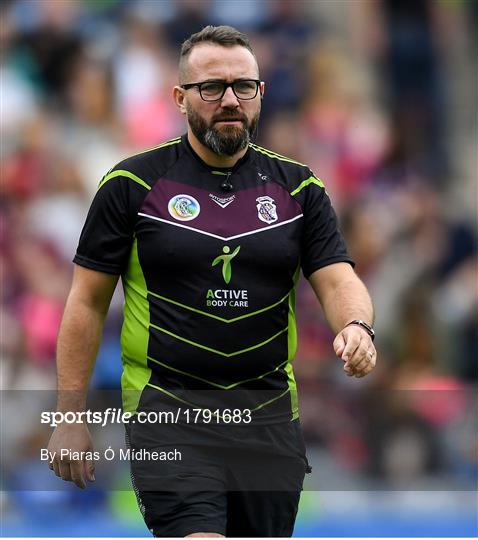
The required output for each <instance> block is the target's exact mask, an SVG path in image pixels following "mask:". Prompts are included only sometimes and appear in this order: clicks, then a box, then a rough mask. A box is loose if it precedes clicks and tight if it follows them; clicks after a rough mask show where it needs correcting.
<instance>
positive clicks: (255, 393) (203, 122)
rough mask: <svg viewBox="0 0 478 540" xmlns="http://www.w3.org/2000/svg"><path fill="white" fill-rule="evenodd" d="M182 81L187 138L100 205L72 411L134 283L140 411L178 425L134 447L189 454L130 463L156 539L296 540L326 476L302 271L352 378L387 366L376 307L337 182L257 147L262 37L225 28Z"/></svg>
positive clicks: (74, 361) (65, 330) (193, 57)
mask: <svg viewBox="0 0 478 540" xmlns="http://www.w3.org/2000/svg"><path fill="white" fill-rule="evenodd" d="M179 77H180V84H179V85H178V86H176V87H175V88H174V90H173V94H174V100H175V102H176V105H177V106H178V108H179V110H180V112H181V113H182V114H184V115H185V116H186V119H187V124H188V130H187V135H184V136H182V137H178V138H177V139H173V140H171V141H168V142H166V143H164V144H161V145H160V146H158V147H157V148H154V149H152V150H148V151H146V152H143V153H140V154H138V155H136V156H133V157H131V158H128V159H126V160H124V161H123V162H121V163H120V164H118V165H116V166H115V167H113V169H112V170H111V171H109V172H108V173H107V174H106V176H105V177H104V178H103V179H102V181H101V182H100V185H99V189H98V192H97V195H96V197H95V199H94V201H93V204H92V206H91V209H90V212H89V215H88V218H87V220H86V224H85V227H84V229H83V232H82V235H81V238H80V242H79V246H78V250H77V254H76V256H75V259H74V262H75V263H76V267H75V273H74V278H73V284H72V289H71V292H70V295H69V298H68V301H67V304H66V308H65V314H64V317H63V322H62V327H61V331H60V335H59V339H58V388H59V399H58V407H59V410H60V411H67V410H68V411H69V410H74V411H78V410H80V411H81V410H82V409H84V407H85V402H86V392H87V387H88V381H89V377H90V374H91V370H92V367H93V364H94V359H95V354H96V351H97V349H98V345H99V341H100V335H101V329H102V324H103V320H104V317H105V314H106V312H107V310H108V306H109V302H110V299H111V295H112V293H113V290H114V288H115V286H116V283H117V280H118V276H120V275H121V278H122V282H123V287H124V291H125V307H124V324H123V329H122V336H121V341H122V359H123V365H124V372H123V376H122V389H123V406H124V409H125V410H126V411H130V412H132V413H136V414H137V415H139V414H140V413H141V412H145V411H159V410H161V411H169V412H170V411H173V412H174V413H175V418H176V421H175V422H174V423H171V424H162V425H149V426H147V427H144V426H142V425H139V424H138V423H132V422H131V423H130V424H129V425H128V426H126V427H127V440H128V444H129V446H130V447H131V448H133V449H142V448H143V449H144V448H149V449H152V448H156V449H168V448H169V449H172V448H173V447H175V448H177V447H179V448H180V449H181V451H182V452H184V454H185V456H186V458H187V459H183V461H182V462H181V463H172V462H171V463H152V462H146V461H144V462H140V461H134V460H133V461H132V472H133V474H132V477H133V483H134V487H135V489H136V493H137V496H138V502H139V504H140V508H141V509H142V511H143V515H144V518H145V521H146V523H147V525H148V527H149V528H150V530H151V531H152V533H153V534H154V535H155V536H222V535H227V536H290V535H292V532H293V526H294V521H295V516H296V512H297V508H298V501H299V496H300V491H301V489H302V482H303V479H304V475H305V472H307V470H310V468H309V469H308V464H307V459H306V457H305V451H304V445H303V441H302V438H301V433H300V426H299V421H298V407H297V390H296V385H295V380H294V375H293V371H292V367H291V362H292V360H293V357H294V355H295V350H296V328H295V316H294V289H295V285H296V282H297V279H298V275H299V271H300V269H301V268H302V271H303V272H304V275H305V276H306V277H307V278H308V280H309V281H310V283H311V285H312V287H313V289H314V291H315V293H316V295H317V297H318V299H319V301H320V303H321V304H322V307H323V309H324V312H325V314H326V316H327V319H328V321H329V323H330V325H331V327H332V328H333V330H334V331H335V332H336V334H337V335H336V338H335V340H334V344H333V345H334V350H335V352H336V354H337V356H338V357H339V358H341V359H342V360H343V361H344V370H345V372H346V373H347V375H349V376H355V377H363V376H364V375H366V374H368V373H369V372H370V371H371V370H372V369H373V367H374V365H375V358H376V352H375V348H374V346H373V343H372V340H373V330H372V328H371V324H372V321H373V308H372V304H371V301H370V298H369V295H368V293H367V291H366V289H365V287H364V285H363V284H362V282H361V281H360V280H359V278H358V277H357V276H356V275H355V273H354V271H353V269H352V266H351V264H353V263H352V261H351V259H350V258H349V256H348V255H347V252H346V248H345V245H344V242H343V240H342V237H341V235H340V233H339V231H338V228H337V223H336V217H335V214H334V211H333V209H332V207H331V205H330V201H329V198H328V196H327V194H326V192H325V189H324V186H323V184H322V182H321V181H320V180H319V179H318V178H317V177H316V176H315V175H314V174H313V173H312V172H311V171H310V170H309V169H308V167H307V166H305V165H303V164H300V163H297V162H295V161H293V160H292V159H289V158H286V157H283V156H279V155H277V154H275V153H274V152H272V151H270V150H267V149H264V148H261V147H259V146H256V145H255V144H253V143H252V142H251V138H252V136H253V134H254V133H255V130H256V126H257V122H258V119H259V113H260V108H261V100H262V98H263V96H264V90H265V87H264V83H263V82H262V81H260V78H259V70H258V66H257V62H256V58H255V56H254V54H253V52H252V49H251V47H250V44H249V41H248V39H247V37H246V36H245V35H244V34H242V33H240V32H238V31H237V30H235V29H233V28H231V27H227V26H220V27H212V26H208V27H206V28H204V29H203V30H202V31H201V32H199V33H197V34H194V35H192V36H191V37H190V38H189V39H188V40H187V41H185V43H184V44H183V46H182V50H181V59H180V65H179ZM291 136H293V135H292V134H291ZM72 391H73V392H72ZM193 411H194V414H195V417H194V418H193ZM228 411H229V412H228ZM213 415H215V416H213ZM231 415H232V417H231ZM231 418H232V420H231ZM211 419H212V420H211ZM62 447H68V448H73V449H75V450H84V451H85V450H88V449H91V448H92V442H91V438H90V436H89V433H88V431H87V428H86V427H84V426H83V425H81V424H78V425H60V426H58V427H57V428H56V430H55V432H54V433H53V435H52V439H51V441H50V446H49V449H50V451H58V450H59V449H60V448H62ZM51 467H52V468H54V470H55V473H56V474H57V475H58V476H61V477H62V478H63V479H65V480H72V481H74V482H75V483H76V484H77V485H78V486H79V487H82V488H83V487H85V479H88V480H93V479H94V477H93V466H92V463H90V462H86V461H83V462H82V461H77V462H73V461H69V460H63V461H61V460H59V459H55V460H54V461H53V463H52V464H51Z"/></svg>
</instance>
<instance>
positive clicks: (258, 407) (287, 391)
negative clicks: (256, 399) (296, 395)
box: [251, 388, 290, 412]
mask: <svg viewBox="0 0 478 540" xmlns="http://www.w3.org/2000/svg"><path fill="white" fill-rule="evenodd" d="M289 392H290V390H289V388H287V390H284V392H282V394H279V395H278V396H276V397H275V398H272V399H269V401H266V402H265V403H262V404H261V405H258V406H257V407H255V408H254V409H251V412H254V411H258V410H259V409H262V408H263V407H266V406H267V405H270V404H271V403H273V402H274V401H277V400H278V399H280V398H281V397H283V396H285V395H286V394H288V393H289Z"/></svg>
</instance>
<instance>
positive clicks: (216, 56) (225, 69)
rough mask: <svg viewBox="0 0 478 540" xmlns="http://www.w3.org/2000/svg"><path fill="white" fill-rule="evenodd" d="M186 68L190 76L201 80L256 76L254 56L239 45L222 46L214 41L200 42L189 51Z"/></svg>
mask: <svg viewBox="0 0 478 540" xmlns="http://www.w3.org/2000/svg"><path fill="white" fill-rule="evenodd" d="M187 70H188V73H189V76H190V77H192V78H198V77H199V78H200V79H201V80H205V79H228V78H231V77H232V78H238V77H252V78H256V77H257V76H258V69H257V63H256V60H255V58H254V56H253V55H252V53H251V52H250V51H249V50H248V49H246V48H245V47H242V46H240V45H233V46H231V47H223V46H222V45H216V44H215V43H200V44H199V45H196V46H195V47H194V48H193V49H192V50H191V52H190V53H189V58H188V61H187Z"/></svg>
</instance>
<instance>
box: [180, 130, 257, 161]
mask: <svg viewBox="0 0 478 540" xmlns="http://www.w3.org/2000/svg"><path fill="white" fill-rule="evenodd" d="M188 141H189V144H190V145H191V147H192V149H193V150H194V151H195V152H196V154H197V155H198V156H199V157H200V158H201V159H202V160H203V161H204V163H207V164H208V165H210V166H211V167H220V168H232V167H234V165H235V164H236V163H237V162H238V161H239V160H240V159H241V157H242V156H243V155H244V154H245V153H246V152H247V146H246V148H243V149H242V150H239V152H237V153H236V154H234V155H233V156H219V155H218V154H216V153H215V152H213V151H212V150H210V149H209V148H207V147H206V146H204V145H203V144H202V143H200V142H199V141H198V139H197V138H196V136H195V135H194V133H193V132H192V131H191V129H190V128H188Z"/></svg>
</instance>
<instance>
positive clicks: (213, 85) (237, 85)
mask: <svg viewBox="0 0 478 540" xmlns="http://www.w3.org/2000/svg"><path fill="white" fill-rule="evenodd" d="M260 84H261V81H260V80H258V79H238V80H237V81H232V82H231V83H228V82H226V81H205V82H198V83H188V84H182V85H181V88H184V90H189V88H193V87H194V86H197V87H198V88H199V94H200V96H201V98H202V99H203V100H204V101H220V100H221V99H222V98H223V97H224V94H225V93H226V90H227V89H228V88H229V87H231V88H232V91H233V92H234V95H235V96H236V97H237V99H254V98H255V97H256V96H257V91H258V90H259V86H260Z"/></svg>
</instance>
